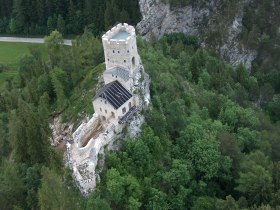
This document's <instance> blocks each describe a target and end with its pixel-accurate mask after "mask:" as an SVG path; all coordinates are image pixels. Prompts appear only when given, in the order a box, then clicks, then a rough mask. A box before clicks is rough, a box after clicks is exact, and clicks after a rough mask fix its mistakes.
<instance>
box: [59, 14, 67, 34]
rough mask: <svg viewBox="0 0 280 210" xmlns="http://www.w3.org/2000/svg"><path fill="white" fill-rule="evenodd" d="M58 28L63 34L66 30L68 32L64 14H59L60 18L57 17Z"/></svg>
mask: <svg viewBox="0 0 280 210" xmlns="http://www.w3.org/2000/svg"><path fill="white" fill-rule="evenodd" d="M57 30H58V31H59V32H60V33H61V34H65V32H66V27H65V21H64V19H63V17H62V15H58V18H57Z"/></svg>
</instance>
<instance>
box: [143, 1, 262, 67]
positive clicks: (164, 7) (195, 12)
mask: <svg viewBox="0 0 280 210" xmlns="http://www.w3.org/2000/svg"><path fill="white" fill-rule="evenodd" d="M246 4H248V1H246V0H244V1H234V2H233V3H227V4H225V3H224V2H223V1H222V0H212V1H202V0H199V1H197V2H196V3H193V4H192V5H188V4H186V5H185V6H180V5H172V6H171V5H170V4H169V3H164V2H163V0H139V5H140V11H141V13H142V21H141V22H139V23H138V25H137V29H138V31H139V33H140V34H141V35H143V36H144V37H145V38H146V39H149V38H151V37H152V36H155V37H156V38H160V37H161V36H162V35H164V34H168V33H172V32H183V33H185V34H189V35H196V36H197V37H198V38H199V39H200V41H201V43H202V45H206V46H208V47H211V48H212V49H215V51H216V52H218V53H219V54H220V55H221V56H222V57H223V58H224V59H225V60H227V61H229V62H230V63H231V64H233V65H237V64H239V63H240V62H243V63H244V64H245V65H246V66H247V67H248V68H250V67H251V62H252V61H253V60H254V59H255V57H256V55H257V53H256V51H255V50H252V49H249V48H248V47H245V46H244V45H243V44H242V43H241V42H240V41H239V35H240V33H241V32H242V29H243V25H242V18H243V8H244V6H245V5H246Z"/></svg>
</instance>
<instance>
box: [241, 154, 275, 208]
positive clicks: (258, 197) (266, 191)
mask: <svg viewBox="0 0 280 210" xmlns="http://www.w3.org/2000/svg"><path fill="white" fill-rule="evenodd" d="M256 155H257V154H256ZM256 155H254V156H255V157H252V156H248V157H249V159H247V160H246V159H245V161H244V162H243V163H242V165H241V172H240V173H239V178H238V179H237V180H236V183H237V187H236V188H235V189H236V190H237V191H239V192H241V193H242V194H244V195H245V196H246V198H247V200H248V202H249V203H250V204H256V205H260V204H261V203H267V202H269V201H270V198H271V193H272V174H271V172H270V171H269V170H268V169H267V164H266V163H263V164H262V163H261V164H259V163H258V160H256V158H258V159H259V160H261V161H263V158H262V156H260V155H257V156H256ZM252 158H253V159H255V160H254V161H252V160H250V159H252ZM265 167H266V168H265Z"/></svg>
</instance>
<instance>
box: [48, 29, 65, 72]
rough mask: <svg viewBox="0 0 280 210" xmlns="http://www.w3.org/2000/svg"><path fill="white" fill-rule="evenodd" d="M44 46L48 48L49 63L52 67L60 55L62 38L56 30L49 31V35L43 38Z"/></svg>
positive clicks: (57, 62)
mask: <svg viewBox="0 0 280 210" xmlns="http://www.w3.org/2000/svg"><path fill="white" fill-rule="evenodd" d="M44 41H45V45H46V48H47V50H48V56H49V58H50V62H51V65H52V66H53V67H54V66H56V65H58V64H59V61H60V59H61V56H62V46H63V38H62V35H61V33H59V32H58V31H53V32H51V34H50V36H46V37H45V38H44Z"/></svg>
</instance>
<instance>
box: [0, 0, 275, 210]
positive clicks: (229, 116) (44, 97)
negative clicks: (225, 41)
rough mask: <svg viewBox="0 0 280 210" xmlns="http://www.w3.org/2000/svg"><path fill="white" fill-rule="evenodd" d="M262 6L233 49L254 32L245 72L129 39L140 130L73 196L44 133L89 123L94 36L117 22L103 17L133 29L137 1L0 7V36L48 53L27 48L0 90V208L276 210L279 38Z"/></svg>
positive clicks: (204, 52)
mask: <svg viewBox="0 0 280 210" xmlns="http://www.w3.org/2000/svg"><path fill="white" fill-rule="evenodd" d="M61 2H62V3H61ZM93 2H94V4H93ZM124 2H126V3H125V5H126V6H124V5H122V4H124ZM188 2H191V1H188ZM265 3H267V1H263V2H262V3H259V4H256V8H258V9H256V10H249V9H248V10H247V11H246V15H245V16H244V19H243V24H244V34H243V35H244V36H242V37H241V40H243V41H244V42H245V41H246V42H247V41H248V40H251V39H252V38H248V36H249V34H252V33H250V31H252V30H256V28H258V31H259V32H258V33H259V35H260V36H261V37H262V39H255V40H257V43H253V44H254V45H252V46H254V47H256V48H257V49H258V52H259V54H258V57H257V58H256V60H255V61H254V62H253V66H252V70H251V71H250V70H249V69H246V67H245V66H244V65H243V64H242V63H241V64H239V65H237V66H232V65H230V64H228V63H226V62H225V61H223V60H222V59H221V58H220V57H219V55H217V54H216V53H215V52H213V50H211V49H209V48H205V47H203V46H201V44H200V41H199V40H198V38H197V37H195V36H190V35H184V34H182V33H173V34H170V35H165V36H163V37H162V38H160V39H159V40H156V39H152V40H150V41H146V40H144V39H143V38H141V37H140V36H139V37H138V38H137V45H138V50H139V54H140V56H141V59H142V62H143V65H144V67H145V71H146V72H147V73H148V74H149V75H150V78H151V87H150V90H151V105H150V107H149V108H148V109H147V110H146V111H145V112H143V114H144V115H145V119H146V123H145V124H144V125H143V126H142V133H141V136H140V137H139V138H137V139H127V140H124V139H118V141H120V142H122V148H121V149H120V150H119V151H114V152H112V151H106V165H105V168H104V170H103V172H102V173H101V177H100V182H99V183H98V185H97V188H96V190H95V191H94V192H93V193H91V194H90V195H89V196H87V197H84V196H82V195H81V194H80V192H79V190H78V189H77V187H76V185H75V183H74V181H73V179H72V177H71V171H70V170H69V169H68V168H67V167H65V166H64V160H63V158H64V156H63V150H59V149H57V148H54V147H51V146H50V143H49V137H50V135H51V130H50V127H49V123H50V122H51V121H52V119H53V118H54V117H55V116H57V115H60V116H61V119H62V120H63V122H73V123H74V124H75V126H76V127H77V126H78V125H79V123H80V121H81V120H82V119H83V118H84V117H85V116H86V115H89V116H90V115H92V114H93V112H94V110H93V108H92V103H91V100H92V97H93V95H95V92H96V91H97V89H96V88H97V83H98V76H99V75H100V74H101V73H102V72H103V71H104V70H105V69H104V68H105V65H104V55H103V48H102V43H101V38H100V36H99V35H100V34H101V33H102V31H104V30H106V29H107V28H108V27H109V26H111V25H113V24H115V22H118V21H119V22H121V21H122V19H121V16H116V15H115V16H110V17H109V16H107V15H109V14H110V15H113V14H118V15H120V14H123V17H125V19H126V20H127V18H129V20H130V21H131V22H130V23H131V24H135V23H137V22H138V21H139V18H140V15H139V10H138V9H136V8H138V6H135V4H138V3H137V1H132V0H128V1H114V0H112V1H101V0H100V1H99V0H98V1H90V0H88V1H74V0H70V1H54V0H36V1H34V0H28V1H23V0H15V1H8V0H0V5H1V6H0V9H1V13H0V32H1V33H9V34H45V33H48V34H49V35H48V36H46V37H45V44H44V47H45V49H46V54H47V55H44V56H43V54H42V50H41V49H42V47H38V46H36V45H34V46H31V47H29V52H28V53H27V54H25V55H24V56H22V57H21V59H20V60H19V62H18V64H17V66H18V67H17V72H18V76H15V77H14V78H11V79H8V80H7V81H6V82H5V84H4V86H3V88H2V89H1V92H0V208H1V209H4V210H10V209H13V210H23V209H73V210H76V209H86V210H90V209H100V210H104V209H133V210H134V209H191V210H203V209H205V210H209V209H210V210H211V209H213V210H214V209H218V210H238V209H243V210H264V209H265V210H270V209H280V153H279V151H280V123H279V122H280V95H279V93H280V69H279V68H280V64H279V55H280V51H279V46H278V47H277V44H278V45H279V40H280V39H279V37H280V36H279V33H278V32H277V30H276V29H275V28H274V27H271V28H270V26H271V24H272V25H273V24H274V25H277V24H276V23H277V19H273V18H272V17H274V16H273V15H274V13H272V12H271V13H268V12H267V10H266V9H265ZM31 5H37V7H36V10H34V11H36V12H34V11H32V10H30V9H28V7H29V6H31ZM65 5H67V6H65ZM86 5H91V7H88V6H86ZM129 5H130V6H129ZM33 8H35V7H33ZM42 8H43V9H42ZM71 8H72V9H71ZM73 8H74V9H73ZM89 8H90V9H89ZM100 8H102V9H100ZM116 8H117V9H116ZM120 8H124V9H120ZM261 8H262V9H263V10H262V9H261ZM270 8H271V5H270ZM40 9H41V10H40ZM276 9H277V7H275V10H273V11H276ZM111 10H114V11H116V13H112V12H109V11H111ZM40 11H43V12H44V13H41V12H40ZM71 11H74V12H71ZM91 11H94V12H91ZM97 11H99V12H100V13H98V12H97ZM106 11H107V12H106ZM119 11H121V12H119ZM260 11H261V12H260ZM101 12H102V13H101ZM42 14H43V15H42ZM73 14H74V15H73ZM40 15H42V16H41V17H40ZM261 17H266V18H264V19H261ZM268 17H271V18H268ZM71 18H74V19H71ZM59 19H60V20H59ZM268 19H270V20H271V21H270V23H267V24H265V23H263V22H261V20H268ZM58 20H59V21H58ZM62 20H63V21H62ZM79 21H81V22H79ZM273 21H275V22H273ZM278 22H279V21H278ZM52 24H53V25H52ZM84 27H85V30H84ZM55 29H58V30H55ZM269 29H271V30H269ZM64 34H80V35H78V36H77V37H76V38H75V40H74V41H73V46H72V47H69V46H63V45H62V43H63V39H62V37H63V35H64ZM217 35H218V34H217ZM250 36H251V35H250ZM250 36H249V37H250Z"/></svg>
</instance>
